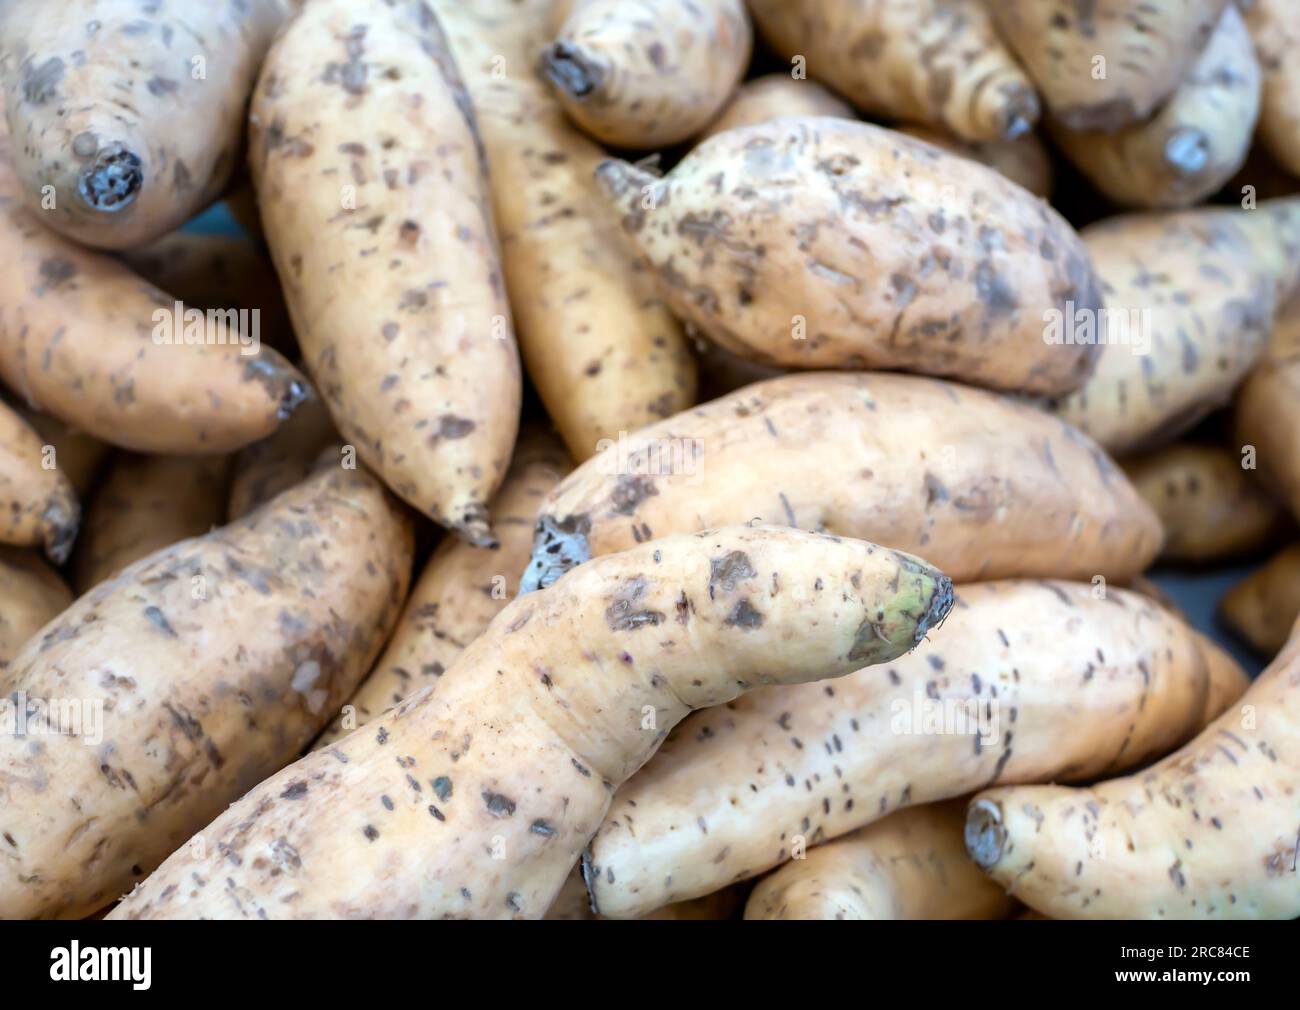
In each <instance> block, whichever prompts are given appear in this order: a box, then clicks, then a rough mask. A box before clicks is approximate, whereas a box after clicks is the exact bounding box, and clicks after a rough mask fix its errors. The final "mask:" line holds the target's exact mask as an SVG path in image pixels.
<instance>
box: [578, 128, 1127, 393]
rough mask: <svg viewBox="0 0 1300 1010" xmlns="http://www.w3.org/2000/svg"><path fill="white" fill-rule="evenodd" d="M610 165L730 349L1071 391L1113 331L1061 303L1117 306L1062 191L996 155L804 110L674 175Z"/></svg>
mask: <svg viewBox="0 0 1300 1010" xmlns="http://www.w3.org/2000/svg"><path fill="white" fill-rule="evenodd" d="M598 176H599V178H600V180H601V182H602V183H603V185H604V186H605V189H606V192H607V193H608V194H609V196H610V199H611V200H612V201H614V202H615V203H616V204H617V205H618V206H619V207H620V208H621V209H622V211H623V214H624V216H623V227H624V228H625V229H626V231H627V232H628V234H629V235H630V236H631V237H632V240H633V242H634V243H635V244H636V245H637V247H638V248H639V249H640V250H641V252H642V254H643V255H644V256H645V257H646V259H647V261H648V262H649V263H650V265H651V267H652V269H653V270H654V272H655V275H656V277H657V278H658V280H659V284H660V289H661V290H662V292H663V294H664V297H665V298H667V299H668V302H669V304H670V305H671V306H672V307H673V309H674V311H676V312H677V313H678V315H680V316H681V317H682V318H683V319H685V320H687V321H688V322H690V323H693V324H694V325H695V326H696V327H698V328H699V329H700V330H701V331H702V332H703V333H705V334H706V335H707V336H709V337H710V338H711V339H713V340H714V341H716V342H717V343H719V344H721V345H722V346H723V347H725V348H726V349H727V350H730V351H734V352H735V353H737V354H742V355H744V356H746V357H752V358H754V359H755V360H757V361H760V362H763V363H765V364H775V365H786V366H794V367H801V368H828V367H829V368H846V369H874V368H893V369H905V370H908V371H919V372H926V373H928V374H932V375H946V376H953V377H959V378H961V379H963V380H965V381H967V382H971V383H973V384H975V385H982V386H992V387H995V388H998V389H1009V390H1024V391H1028V392H1044V393H1062V392H1066V391H1068V390H1071V389H1074V388H1076V387H1077V386H1078V385H1079V384H1080V383H1082V382H1083V381H1084V380H1085V379H1086V378H1087V376H1088V374H1089V373H1090V372H1091V370H1092V366H1093V362H1094V359H1095V357H1096V350H1097V348H1096V347H1095V346H1087V345H1082V344H1076V345H1050V344H1048V343H1047V341H1045V340H1044V336H1043V333H1044V322H1043V314H1044V312H1045V311H1047V310H1049V309H1058V310H1061V311H1064V309H1065V307H1066V303H1067V302H1068V301H1073V302H1074V303H1075V304H1076V305H1078V306H1080V307H1091V306H1099V305H1100V299H1101V293H1100V290H1099V289H1098V286H1097V284H1096V279H1095V277H1094V275H1093V271H1092V266H1091V264H1090V263H1089V262H1088V256H1087V252H1086V250H1085V249H1084V247H1083V243H1082V242H1080V240H1079V237H1078V236H1077V235H1076V234H1075V232H1074V230H1073V229H1072V228H1071V227H1070V226H1069V225H1068V224H1067V223H1066V222H1065V221H1064V219H1062V218H1061V217H1060V216H1059V215H1058V214H1057V213H1056V212H1055V211H1054V210H1052V208H1051V207H1049V206H1048V205H1047V204H1046V203H1043V202H1042V201H1041V200H1037V199H1035V198H1034V197H1033V196H1032V195H1030V194H1029V193H1027V192H1025V191H1024V190H1023V189H1021V188H1020V187H1019V186H1016V185H1015V184H1014V183H1012V182H1009V181H1008V180H1007V179H1005V178H1004V177H1003V176H1001V175H999V174H998V173H997V172H995V171H993V170H992V169H990V168H986V167H985V166H983V165H978V164H975V163H974V162H971V161H969V160H967V159H965V158H957V157H954V156H953V155H951V154H948V153H947V152H945V151H942V150H940V149H939V148H936V147H933V146H931V145H930V144H925V143H921V142H920V141H917V140H914V139H913V138H911V137H907V136H904V135H903V134H900V133H897V132H895V131H893V130H885V129H881V128H880V127H877V126H872V125H870V124H868V123H856V122H851V121H849V120H845V119H836V118H831V117H807V118H799V117H793V118H788V119H777V120H773V121H771V122H768V123H762V124H759V125H756V126H748V127H744V128H742V129H739V130H732V131H730V132H728V133H724V134H720V135H718V136H716V137H713V138H711V139H710V140H707V141H705V142H704V143H703V144H701V145H700V146H699V147H697V148H696V149H695V150H694V151H692V152H691V153H690V154H689V155H687V156H686V158H685V159H683V160H682V161H681V162H680V163H679V164H678V165H677V166H676V167H675V168H674V169H673V170H672V172H670V173H669V174H668V175H667V176H666V177H665V178H663V179H656V178H655V177H654V176H652V175H650V174H649V173H647V172H645V171H644V170H641V169H638V168H636V167H634V166H632V165H630V164H628V163H626V162H621V161H606V162H604V163H602V165H601V166H600V168H599V170H598Z"/></svg>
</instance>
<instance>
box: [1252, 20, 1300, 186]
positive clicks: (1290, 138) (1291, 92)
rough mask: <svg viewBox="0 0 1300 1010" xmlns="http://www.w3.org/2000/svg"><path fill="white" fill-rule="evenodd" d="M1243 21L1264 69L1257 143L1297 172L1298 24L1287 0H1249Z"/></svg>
mask: <svg viewBox="0 0 1300 1010" xmlns="http://www.w3.org/2000/svg"><path fill="white" fill-rule="evenodd" d="M1243 6H1244V5H1243ZM1246 24H1247V26H1248V27H1249V29H1250V34H1251V37H1252V38H1253V39H1254V41H1255V49H1256V52H1257V53H1258V55H1259V61H1260V65H1261V66H1262V67H1263V70H1264V99H1263V106H1262V108H1261V110H1260V118H1259V139H1260V142H1261V143H1262V144H1263V145H1264V147H1266V148H1267V149H1268V151H1269V153H1270V154H1272V155H1273V157H1274V158H1276V159H1277V160H1278V161H1279V162H1280V163H1281V164H1282V166H1283V167H1285V168H1286V169H1287V171H1289V172H1290V173H1291V174H1292V175H1300V65H1297V63H1296V59H1295V53H1296V51H1297V50H1300V23H1297V21H1296V17H1295V11H1294V9H1292V6H1291V4H1290V2H1289V0H1252V3H1251V5H1250V6H1249V7H1247V8H1246Z"/></svg>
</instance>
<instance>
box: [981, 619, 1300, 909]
mask: <svg viewBox="0 0 1300 1010" xmlns="http://www.w3.org/2000/svg"><path fill="white" fill-rule="evenodd" d="M1298 776H1300V635H1296V634H1295V633H1294V632H1293V634H1292V638H1291V641H1290V643H1289V644H1288V645H1287V647H1286V649H1285V650H1284V651H1283V652H1282V653H1281V655H1279V656H1278V657H1277V658H1276V659H1275V660H1274V661H1273V663H1272V665H1271V666H1269V668H1268V669H1267V670H1265V671H1264V672H1263V673H1262V674H1260V676H1259V679H1258V680H1256V681H1255V683H1254V684H1253V685H1252V686H1251V688H1250V690H1249V691H1247V692H1246V694H1245V695H1243V696H1242V698H1241V699H1240V701H1239V702H1238V703H1237V704H1234V705H1233V706H1232V707H1231V708H1230V709H1228V710H1227V711H1226V712H1224V713H1223V715H1221V716H1220V717H1219V718H1218V719H1217V720H1215V721H1214V722H1213V723H1211V724H1210V725H1209V726H1207V727H1206V728H1205V730H1204V731H1202V733H1201V734H1200V736H1198V737H1197V738H1196V739H1195V740H1193V741H1191V742H1190V743H1188V744H1187V745H1186V746H1185V747H1183V748H1182V749H1181V750H1179V751H1177V752H1176V753H1174V754H1171V755H1169V756H1168V757H1167V758H1165V759H1164V760H1163V761H1161V762H1160V763H1159V764H1157V765H1154V766H1153V767H1151V768H1149V769H1147V770H1145V771H1142V772H1139V773H1137V774H1134V775H1130V776H1128V777H1125V778H1119V779H1112V780H1110V781H1107V782H1102V783H1099V784H1097V785H1094V786H1090V787H1088V788H1083V789H1069V788H1065V787H1063V786H1046V785H1044V786H1012V787H1009V788H1003V789H992V790H989V791H987V792H983V793H980V794H979V795H978V796H976V797H975V799H974V800H973V801H972V803H971V806H970V809H969V811H968V813H967V821H966V845H967V848H968V849H969V851H970V853H971V855H972V857H973V858H974V859H975V860H976V862H978V863H979V864H980V865H981V866H983V867H984V869H985V870H986V871H987V872H988V873H989V874H990V875H991V876H992V877H993V879H994V880H996V881H998V882H999V883H1001V884H1002V885H1003V886H1005V887H1006V888H1007V889H1008V890H1009V891H1010V892H1011V893H1012V894H1013V895H1014V896H1015V897H1017V898H1019V899H1020V900H1021V901H1023V902H1025V904H1027V905H1029V906H1031V907H1033V908H1036V909H1038V911H1040V912H1043V913H1044V914H1046V915H1050V916H1052V918H1054V919H1072V918H1169V919H1190V918H1197V919H1200V918H1216V919H1243V918H1269V919H1293V918H1295V917H1296V916H1297V915H1300V886H1298V885H1297V878H1296V875H1295V872H1294V871H1293V870H1292V869H1291V867H1292V865H1293V862H1294V860H1295V857H1296V844H1297V843H1296V826H1297V823H1300V821H1298V820H1297V807H1296V803H1297V795H1298V794H1300V782H1297V777H1298Z"/></svg>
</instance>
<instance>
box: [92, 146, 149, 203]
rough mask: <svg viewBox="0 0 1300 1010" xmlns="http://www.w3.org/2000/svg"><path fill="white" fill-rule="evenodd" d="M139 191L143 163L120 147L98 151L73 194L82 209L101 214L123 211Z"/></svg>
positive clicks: (104, 148) (141, 187)
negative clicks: (83, 202) (75, 193)
mask: <svg viewBox="0 0 1300 1010" xmlns="http://www.w3.org/2000/svg"><path fill="white" fill-rule="evenodd" d="M143 188H144V163H143V162H141V160H140V156H139V155H137V154H136V153H135V152H134V151H130V150H128V149H127V148H125V147H123V146H122V145H121V144H108V145H105V146H104V147H101V148H100V149H99V151H98V152H97V153H96V154H95V159H94V161H93V162H92V163H91V165H90V167H89V168H87V169H86V170H85V171H84V172H82V173H81V178H80V179H78V180H77V191H78V192H79V193H80V194H81V199H82V200H84V201H85V203H86V206H87V207H89V208H90V209H91V210H95V211H99V212H100V213H102V214H115V213H117V212H118V211H120V210H125V209H126V208H127V207H129V206H130V205H131V204H132V203H134V202H135V198H136V196H137V195H138V194H139V192H140V190H141V189H143Z"/></svg>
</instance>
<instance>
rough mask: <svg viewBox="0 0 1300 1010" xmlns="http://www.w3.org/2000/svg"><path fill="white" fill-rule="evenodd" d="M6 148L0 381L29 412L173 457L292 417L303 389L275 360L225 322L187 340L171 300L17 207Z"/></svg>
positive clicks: (242, 439)
mask: <svg viewBox="0 0 1300 1010" xmlns="http://www.w3.org/2000/svg"><path fill="white" fill-rule="evenodd" d="M0 133H2V131H0ZM9 153H10V147H9V142H8V140H7V138H5V137H4V136H0V259H3V261H4V263H5V265H6V268H5V270H3V271H0V306H3V310H2V311H0V379H3V380H4V382H5V383H6V384H7V385H8V386H9V388H10V389H12V390H13V391H14V393H16V394H17V395H19V396H20V397H22V398H23V399H24V400H25V401H26V403H27V404H28V406H30V407H32V408H34V409H38V410H41V411H43V412H45V413H48V414H52V415H54V416H55V417H57V418H59V419H60V420H61V421H64V422H66V423H68V424H70V425H73V426H74V427H76V428H77V429H79V430H81V431H85V432H91V433H93V434H94V435H95V437H96V438H101V439H103V440H104V441H106V442H111V443H112V444H114V445H117V446H121V447H122V448H125V449H133V450H135V451H137V452H155V453H175V454H187V453H205V454H206V453H224V452H230V451H233V450H235V449H238V448H239V447H240V446H243V445H246V444H248V443H249V442H252V441H255V440H256V439H259V438H263V437H265V436H267V435H269V434H270V433H271V432H273V431H274V430H275V429H276V427H277V426H278V425H279V423H280V422H281V421H282V420H284V419H285V418H286V417H288V416H289V415H290V414H291V413H292V412H293V410H294V408H295V407H297V405H298V404H299V402H301V399H302V397H303V395H304V392H305V390H306V382H305V381H304V380H303V377H302V376H301V375H300V374H298V372H297V371H296V370H295V369H294V368H292V367H291V366H290V365H289V363H288V362H287V361H285V360H284V358H282V357H281V356H280V355H279V354H278V353H276V352H275V351H273V350H271V349H270V348H269V347H260V346H257V345H255V344H253V343H252V342H251V335H244V334H241V333H240V332H238V331H237V330H236V328H235V327H234V326H233V325H232V320H231V318H230V317H229V316H226V315H220V316H212V317H207V318H205V321H204V325H203V326H202V327H201V330H202V332H201V333H195V334H193V335H194V336H195V337H196V340H197V337H199V336H201V337H202V342H196V340H190V339H189V335H187V332H186V330H187V329H188V328H190V326H191V324H190V323H189V322H187V321H186V319H185V309H184V307H183V306H181V305H180V304H179V303H178V302H177V301H176V299H175V298H173V297H172V296H171V295H168V294H165V293H163V292H162V291H160V290H158V289H157V288H155V287H153V285H151V284H147V283H146V282H145V281H143V280H142V279H141V278H140V277H139V276H137V275H136V274H135V273H133V272H132V271H131V270H130V269H129V268H128V267H126V266H124V265H123V264H122V263H120V262H118V261H117V260H116V259H114V258H113V257H111V256H108V255H106V254H104V253H96V252H91V251H89V250H87V249H83V248H82V247H81V246H79V245H77V244H76V243H74V242H70V241H68V240H67V239H65V238H63V237H62V236H60V235H57V234H55V233H54V232H52V231H50V230H49V229H48V228H46V227H45V225H44V223H43V222H42V220H40V219H38V217H37V215H36V214H34V213H33V212H32V211H30V210H28V209H27V208H26V207H24V206H22V204H21V201H20V200H19V198H18V187H17V180H16V178H15V176H14V174H13V171H12V168H11V166H10V163H9ZM191 332H193V331H191ZM241 341H242V342H241Z"/></svg>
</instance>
